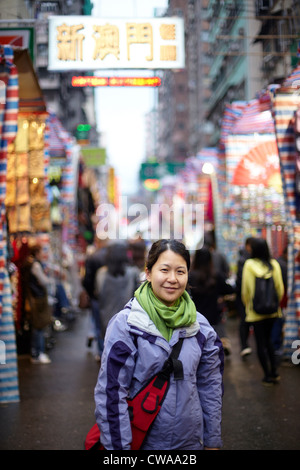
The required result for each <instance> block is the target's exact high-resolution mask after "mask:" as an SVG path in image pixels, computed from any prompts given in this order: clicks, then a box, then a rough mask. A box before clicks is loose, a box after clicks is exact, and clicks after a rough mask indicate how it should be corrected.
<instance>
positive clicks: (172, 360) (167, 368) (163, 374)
mask: <svg viewBox="0 0 300 470" xmlns="http://www.w3.org/2000/svg"><path fill="white" fill-rule="evenodd" d="M182 343H183V338H180V339H179V341H178V342H177V343H176V344H175V346H174V347H173V349H172V352H171V354H170V356H169V357H168V359H167V360H166V362H165V363H164V365H163V368H162V370H161V371H160V372H159V374H158V376H157V380H156V381H155V383H154V385H155V386H156V387H157V388H160V386H159V385H160V382H162V383H164V382H165V380H166V379H169V377H170V375H171V373H172V372H174V379H175V380H182V379H183V366H182V362H181V361H179V360H178V359H177V358H178V356H179V354H180V351H181V347H182Z"/></svg>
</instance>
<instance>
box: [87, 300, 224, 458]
mask: <svg viewBox="0 0 300 470" xmlns="http://www.w3.org/2000/svg"><path fill="white" fill-rule="evenodd" d="M180 337H184V338H185V339H184V341H183V345H182V349H181V351H180V355H179V360H181V362H182V364H183V370H184V379H183V380H176V381H175V380H174V377H173V375H171V382H170V387H169V390H168V393H167V396H166V398H165V400H164V402H163V405H162V407H161V410H160V412H159V414H158V416H157V417H156V419H155V421H154V424H153V425H152V427H151V429H150V430H149V431H148V434H147V437H146V439H145V441H144V444H143V447H142V449H143V450H172V449H177V450H180V449H182V450H188V449H190V450H200V449H203V447H204V446H206V447H221V446H222V440H221V411H222V395H223V377H222V376H223V367H224V355H223V348H222V344H221V341H220V340H219V338H218V337H217V335H216V333H215V331H214V330H213V328H212V327H211V326H210V325H209V323H208V321H207V320H206V318H205V317H204V316H203V315H201V314H199V313H197V320H196V322H195V323H194V324H192V325H191V326H189V327H184V328H178V329H175V330H174V332H173V335H172V338H171V340H170V343H168V341H166V340H165V339H164V338H163V336H162V335H161V333H160V332H159V331H158V330H157V328H156V327H155V325H154V323H153V322H152V321H151V320H150V318H149V316H148V314H147V313H146V312H145V311H144V310H143V309H142V307H141V306H140V304H139V303H138V301H137V300H136V299H135V298H134V299H132V300H130V302H129V303H128V304H127V305H126V306H125V308H124V310H122V311H121V312H119V313H118V314H116V315H115V316H114V317H113V318H112V320H111V321H110V324H109V326H108V329H107V332H106V337H105V345H104V352H103V355H102V358H101V368H100V372H99V377H98V381H97V384H96V387H95V403H96V411H95V416H96V421H97V424H98V426H99V428H100V431H101V442H102V444H103V446H104V447H105V448H106V449H108V450H114V449H115V450H117V449H118V450H121V449H125V450H126V449H127V450H130V442H131V428H130V420H129V414H128V408H127V402H126V399H127V398H128V397H130V398H131V397H133V396H134V395H135V394H136V392H137V391H138V390H139V389H140V388H141V387H142V386H143V385H144V384H145V383H146V382H147V381H148V380H149V378H150V377H152V376H153V375H154V374H156V373H157V372H158V371H159V370H160V369H161V368H162V366H163V364H164V362H165V360H166V359H167V357H168V356H169V354H170V352H171V350H172V347H173V346H174V344H176V342H177V341H178V339H179V338H180Z"/></svg>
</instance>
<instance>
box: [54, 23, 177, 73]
mask: <svg viewBox="0 0 300 470" xmlns="http://www.w3.org/2000/svg"><path fill="white" fill-rule="evenodd" d="M184 60H185V59H184V23H183V19H182V18H177V17H168V18H147V19H112V18H108V19H103V18H94V17H91V16H51V17H50V18H49V64H48V69H49V70H76V69H78V70H100V69H116V68H118V69H165V68H168V69H172V68H175V69H181V68H184Z"/></svg>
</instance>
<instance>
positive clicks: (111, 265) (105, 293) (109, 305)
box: [95, 243, 140, 339]
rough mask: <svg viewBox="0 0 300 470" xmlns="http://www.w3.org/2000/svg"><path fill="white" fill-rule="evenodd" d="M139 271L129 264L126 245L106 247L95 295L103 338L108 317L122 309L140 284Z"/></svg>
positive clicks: (116, 244) (97, 276) (119, 244)
mask: <svg viewBox="0 0 300 470" xmlns="http://www.w3.org/2000/svg"><path fill="white" fill-rule="evenodd" d="M139 276H140V271H139V269H138V268H137V267H136V266H130V265H129V258H128V256H127V245H126V244H124V243H114V244H111V245H110V246H109V247H108V248H107V252H106V258H105V266H103V267H102V268H100V269H98V271H97V273H96V281H95V295H96V297H97V300H98V305H99V311H98V315H99V321H100V329H101V335H102V338H103V339H104V336H105V332H106V328H107V325H108V323H109V321H110V319H111V318H112V317H113V316H114V315H115V314H116V313H118V312H119V311H120V310H122V309H123V307H124V306H125V304H126V303H127V302H128V300H129V299H130V298H131V297H133V295H134V292H135V291H136V289H137V288H138V287H139V285H140V277H139Z"/></svg>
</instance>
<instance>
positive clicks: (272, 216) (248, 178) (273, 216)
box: [221, 93, 286, 264]
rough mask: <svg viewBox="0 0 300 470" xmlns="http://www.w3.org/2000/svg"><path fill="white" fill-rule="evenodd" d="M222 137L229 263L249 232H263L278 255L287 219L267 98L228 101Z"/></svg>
mask: <svg viewBox="0 0 300 470" xmlns="http://www.w3.org/2000/svg"><path fill="white" fill-rule="evenodd" d="M221 135H222V139H221V146H222V147H223V150H224V159H225V165H226V185H227V193H226V202H225V204H224V221H226V223H224V224H222V228H223V230H225V231H226V238H227V240H228V244H229V245H230V243H231V242H230V240H232V246H228V249H229V251H230V253H233V255H232V258H233V259H232V260H231V261H232V262H233V263H234V264H236V259H235V258H234V255H236V254H237V250H236V242H237V241H238V243H239V244H240V245H241V246H242V245H243V243H244V240H245V237H246V236H250V235H254V236H255V235H258V236H262V235H263V234H264V235H265V236H266V238H267V239H268V240H270V241H271V246H270V248H271V251H272V254H273V256H278V255H279V254H280V253H281V251H282V249H283V246H284V244H285V242H286V236H285V235H286V230H285V229H284V227H285V224H286V217H285V210H284V209H285V206H284V196H283V188H282V179H281V171H280V160H279V155H278V148H277V142H276V136H275V127H274V120H273V116H272V113H271V100H270V96H269V95H266V94H265V93H262V94H261V96H259V97H258V98H257V99H255V100H252V101H250V102H241V101H240V102H236V103H232V104H231V105H228V106H227V107H226V110H225V114H224V120H223V128H222V133H221ZM276 232H278V233H280V234H281V235H282V237H281V238H280V237H279V236H274V234H275V233H276Z"/></svg>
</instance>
